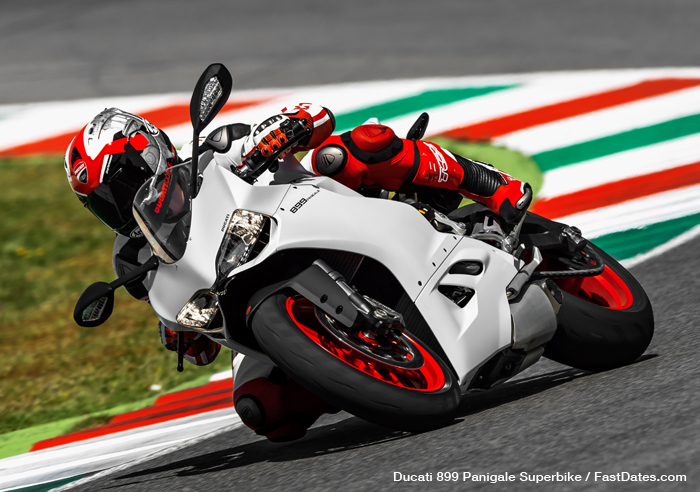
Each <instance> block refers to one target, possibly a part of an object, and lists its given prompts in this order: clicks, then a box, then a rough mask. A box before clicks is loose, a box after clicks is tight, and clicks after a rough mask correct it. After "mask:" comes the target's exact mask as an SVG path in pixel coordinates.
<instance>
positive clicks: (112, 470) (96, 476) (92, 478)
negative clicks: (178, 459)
mask: <svg viewBox="0 0 700 492" xmlns="http://www.w3.org/2000/svg"><path fill="white" fill-rule="evenodd" d="M242 425H243V424H242V423H240V422H239V423H237V424H233V425H230V426H227V427H221V428H219V429H217V430H215V431H212V432H209V433H207V434H202V435H201V436H198V437H195V438H193V439H188V440H186V441H184V442H182V443H180V444H179V445H176V446H174V447H172V448H169V449H162V450H159V451H155V452H153V453H150V454H148V455H146V456H143V457H141V458H138V459H135V460H132V461H129V462H127V463H122V464H120V465H117V466H113V467H111V468H109V469H106V470H103V471H100V472H99V473H96V474H94V475H91V476H89V477H85V478H82V479H80V480H76V481H75V482H71V483H69V484H66V485H64V486H62V487H59V488H57V489H54V491H53V492H60V491H64V490H70V489H73V488H75V487H80V486H82V485H85V484H86V483H89V482H93V481H95V480H98V479H100V478H103V477H106V476H109V475H112V474H114V473H118V472H120V471H122V470H127V469H129V468H132V467H134V466H137V465H139V464H141V463H145V462H147V461H151V460H153V459H155V458H158V457H160V456H164V455H166V454H170V453H174V452H176V451H179V450H181V449H184V448H187V447H191V446H194V445H196V444H197V443H200V442H203V441H206V440H208V439H211V438H213V437H215V436H217V435H219V434H223V433H225V432H229V431H232V430H234V429H237V428H238V427H241V426H242Z"/></svg>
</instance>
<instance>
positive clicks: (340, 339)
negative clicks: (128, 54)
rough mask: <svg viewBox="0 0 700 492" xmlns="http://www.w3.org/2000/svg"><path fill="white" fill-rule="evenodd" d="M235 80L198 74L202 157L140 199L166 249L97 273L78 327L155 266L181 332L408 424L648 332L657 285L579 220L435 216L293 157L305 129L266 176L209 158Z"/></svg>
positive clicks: (145, 223)
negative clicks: (539, 366)
mask: <svg viewBox="0 0 700 492" xmlns="http://www.w3.org/2000/svg"><path fill="white" fill-rule="evenodd" d="M231 86H232V81H231V77H230V74H229V73H228V71H227V70H226V69H225V68H224V67H223V66H222V65H212V66H210V67H209V68H208V69H207V71H206V72H205V73H204V74H203V75H202V77H201V78H200V81H199V83H198V84H197V87H196V89H195V92H194V95H193V97H192V104H191V111H190V112H191V119H192V124H193V126H194V139H193V141H194V146H195V148H194V149H193V152H192V155H193V156H194V157H193V159H192V161H187V162H185V163H183V164H180V165H175V166H172V167H168V168H167V169H165V170H164V172H162V173H160V174H159V175H156V176H155V177H153V178H151V179H150V180H148V181H147V182H146V183H145V184H144V185H143V186H142V187H141V189H140V190H139V191H138V193H137V194H136V197H135V199H134V215H135V217H136V219H137V221H138V223H139V225H140V227H141V230H142V231H143V233H144V234H145V235H146V236H147V239H148V240H149V242H150V244H151V247H152V249H153V253H154V255H153V256H152V257H151V259H150V260H148V261H147V262H146V263H145V264H143V265H142V266H141V267H140V268H137V269H135V270H133V271H132V272H131V273H130V274H128V275H126V276H124V277H121V278H120V279H118V280H116V281H114V282H112V283H111V284H107V283H102V282H100V283H96V284H93V285H92V286H90V287H89V288H88V289H87V290H86V291H85V292H84V293H83V295H82V296H81V298H80V300H79V301H78V304H77V306H76V310H75V319H76V321H77V322H78V324H80V325H83V326H96V325H99V324H101V323H103V322H104V321H105V320H106V319H107V318H108V317H109V315H110V314H111V312H112V307H113V302H114V294H113V290H114V289H115V288H117V287H119V286H121V285H123V284H125V283H127V282H130V281H134V280H135V279H139V278H143V277H144V276H146V275H149V276H151V285H152V286H151V288H150V291H149V300H150V303H151V305H152V307H153V309H154V311H155V312H156V314H157V315H158V318H159V319H160V320H161V322H162V323H164V324H165V325H166V326H167V327H168V328H170V329H171V330H175V331H183V330H194V331H197V332H200V333H203V334H205V335H206V336H208V337H210V338H211V339H212V340H214V341H216V342H218V343H220V344H222V345H224V346H226V347H228V348H230V349H233V350H235V351H237V352H241V353H243V354H245V355H246V356H247V357H253V358H256V359H259V360H262V361H267V362H272V363H274V364H275V365H276V366H278V367H279V368H281V369H282V370H283V371H284V372H285V373H286V374H288V375H289V376H290V377H291V378H293V379H294V380H296V381H297V382H298V383H300V384H301V385H303V386H304V387H306V388H307V389H308V390H310V391H312V392H313V393H315V394H316V395H318V396H319V397H321V398H323V399H324V400H326V401H327V402H329V403H330V404H331V405H334V406H336V407H338V408H341V409H344V410H346V411H348V412H350V413H352V414H354V415H357V416H358V417H361V418H363V419H366V420H368V421H371V422H374V423H377V424H381V425H385V426H388V427H392V428H397V429H403V430H425V429H430V428H434V427H438V426H440V425H444V424H446V423H448V422H450V421H451V419H452V418H453V415H454V412H455V410H456V409H457V407H458V405H459V402H460V398H461V396H462V395H463V394H465V393H467V392H469V391H471V390H475V389H487V388H490V387H492V386H494V385H497V384H499V383H502V382H503V381H506V380H507V379H509V378H511V377H513V376H514V375H516V374H517V373H519V372H520V371H523V370H524V369H525V368H527V367H529V366H531V365H532V364H534V363H535V362H536V361H537V360H538V359H539V358H540V357H541V356H545V357H548V358H550V359H553V360H555V361H558V362H561V363H563V364H567V365H570V366H573V367H576V368H580V369H585V370H605V369H610V368H614V367H618V366H622V365H624V364H628V363H631V362H632V361H634V360H635V359H637V358H638V357H639V356H640V355H642V353H643V352H644V350H645V349H646V348H647V346H648V345H649V343H650V341H651V338H652V334H653V330H654V321H653V314H652V309H651V305H650V303H649V300H648V298H647V296H646V294H645V293H644V291H643V289H642V288H641V286H640V285H639V283H638V282H637V281H636V280H635V279H634V278H633V277H632V275H630V273H629V272H627V271H626V270H625V269H624V268H623V267H622V266H621V265H620V264H619V263H618V262H617V261H615V260H614V259H613V258H611V257H610V256H609V255H607V254H606V253H605V252H603V251H601V250H600V249H599V248H597V247H596V246H595V245H593V244H592V243H590V242H589V241H587V240H586V239H584V238H583V237H582V236H581V234H580V231H579V230H578V229H576V228H575V227H571V226H567V225H565V224H561V223H557V222H553V221H551V220H548V219H545V218H543V217H540V216H537V215H535V214H532V213H527V214H525V216H524V218H523V219H522V220H521V221H520V222H519V223H517V224H515V225H513V226H511V225H508V224H506V223H505V222H503V221H502V220H501V219H500V218H499V217H498V216H496V215H495V214H493V213H492V212H490V211H488V210H487V209H486V208H485V207H482V206H480V205H477V204H474V205H467V206H465V207H462V208H459V209H457V210H455V211H453V212H451V213H449V214H448V215H443V214H441V213H436V215H435V219H434V220H433V221H432V222H429V221H427V220H426V218H425V217H424V216H423V215H422V214H421V213H418V212H417V211H416V208H414V207H413V206H410V205H408V204H407V203H404V202H401V201H394V200H388V199H381V198H366V197H364V196H362V195H360V194H358V193H356V192H355V191H352V190H350V189H349V188H347V187H345V186H343V185H342V184H340V183H338V182H336V181H334V180H332V179H330V178H328V177H323V176H314V175H312V174H310V173H308V172H306V171H305V170H304V169H303V168H302V167H301V166H299V164H298V162H297V161H296V160H295V159H294V158H292V157H290V156H287V157H285V158H283V159H278V156H279V155H284V154H283V153H284V152H285V151H286V150H287V149H289V148H291V147H293V146H294V145H295V144H296V143H297V142H298V141H299V140H300V139H302V138H304V137H305V136H306V134H305V133H303V132H302V133H301V134H300V135H298V137H294V138H293V139H291V140H290V141H289V142H287V144H285V145H284V146H283V147H282V148H280V149H279V150H278V151H276V152H275V153H274V154H272V155H271V156H270V157H269V158H268V160H267V161H266V164H265V165H264V166H263V167H262V168H261V169H260V170H259V171H257V172H255V173H254V174H250V175H242V174H234V173H232V172H229V171H228V170H226V169H224V168H222V167H220V166H218V165H216V164H215V163H213V162H212V156H211V153H210V152H205V153H203V154H202V155H201V156H198V154H199V151H198V149H197V143H198V140H199V133H200V132H201V131H202V130H203V129H204V127H205V126H207V125H208V124H209V123H210V122H211V121H212V119H213V118H214V116H215V115H216V114H217V113H218V111H219V110H220V109H221V107H222V106H223V104H224V103H225V101H226V99H227V98H228V95H229V93H230V90H231ZM425 121H427V119H426V118H423V119H419V122H417V124H418V125H425ZM418 130H421V131H418V132H417V133H419V134H420V135H422V132H423V131H424V130H425V128H424V127H423V128H422V129H420V128H419V129H418ZM412 132H414V133H416V128H415V127H414V129H412ZM180 339H181V340H182V337H180ZM180 345H181V346H180V347H179V348H180V351H179V352H180V353H179V355H180V364H181V362H182V352H183V350H182V343H181V344H180Z"/></svg>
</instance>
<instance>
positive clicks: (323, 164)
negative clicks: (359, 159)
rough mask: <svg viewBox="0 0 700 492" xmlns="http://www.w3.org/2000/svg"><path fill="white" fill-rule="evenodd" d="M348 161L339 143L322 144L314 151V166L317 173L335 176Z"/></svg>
mask: <svg viewBox="0 0 700 492" xmlns="http://www.w3.org/2000/svg"><path fill="white" fill-rule="evenodd" d="M347 163H348V154H347V152H346V151H345V149H344V148H343V147H341V146H340V145H334V144H329V145H324V146H323V147H321V148H319V149H318V150H317V151H316V155H315V156H314V167H315V168H316V171H317V172H318V173H319V174H322V175H324V176H335V175H336V174H338V173H339V172H340V171H342V170H343V169H345V164H347Z"/></svg>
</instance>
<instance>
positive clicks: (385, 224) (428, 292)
mask: <svg viewBox="0 0 700 492" xmlns="http://www.w3.org/2000/svg"><path fill="white" fill-rule="evenodd" d="M203 174H204V179H203V182H202V186H201V190H200V192H199V194H198V195H197V197H196V198H195V199H194V200H193V203H192V214H193V216H192V226H191V230H190V237H189V241H188V243H187V248H186V250H185V253H184V255H183V257H182V258H181V259H180V260H179V261H177V262H175V263H173V264H161V265H160V266H159V268H158V270H157V273H156V275H155V278H154V282H153V285H152V287H151V289H150V292H149V297H150V302H151V305H152V306H153V308H154V310H155V312H156V313H157V315H158V316H159V318H160V319H161V321H163V322H164V324H165V325H166V326H168V327H169V328H171V329H175V330H178V329H179V330H183V329H185V327H180V326H179V325H178V324H177V322H176V321H175V320H176V317H177V314H178V312H179V311H180V310H181V309H182V307H183V306H184V305H185V304H186V303H187V302H188V301H189V300H190V299H191V298H192V296H193V294H195V293H196V292H198V291H202V290H209V289H211V288H212V286H213V285H214V283H215V282H216V280H217V274H216V264H215V263H216V257H217V253H218V250H219V247H220V244H221V241H222V239H223V236H224V231H225V230H226V226H227V224H228V221H229V219H230V217H231V215H232V214H233V212H234V211H235V210H236V209H244V210H249V211H253V212H258V213H261V214H264V215H267V216H269V217H271V219H272V220H271V228H270V240H269V244H268V245H267V246H266V247H265V249H264V250H263V251H262V252H261V253H260V255H259V256H257V257H256V258H254V259H253V260H251V261H249V262H247V263H244V264H243V265H241V266H240V267H238V268H237V269H235V270H233V271H232V272H231V273H230V274H229V276H230V277H231V276H235V275H238V274H240V273H241V272H243V271H246V270H249V269H253V268H255V267H256V266H257V265H260V264H261V263H262V262H264V261H265V260H266V259H267V258H269V257H270V256H271V255H272V254H274V253H275V252H278V251H283V250H292V249H300V248H301V249H306V248H321V249H327V250H337V251H346V252H352V253H355V254H358V255H362V256H366V257H370V258H372V259H374V260H376V261H377V262H379V263H381V264H382V265H384V266H385V267H386V268H387V269H388V270H389V271H390V272H391V273H392V274H393V275H394V277H395V278H396V279H397V280H398V282H399V283H400V284H401V286H402V288H403V289H404V290H405V292H406V294H407V295H408V296H409V298H410V299H411V300H412V301H413V302H414V303H415V305H416V307H417V309H418V310H419V311H420V313H421V314H422V316H423V318H424V319H425V321H426V322H427V324H428V326H429V327H430V329H431V331H432V332H433V333H434V335H435V337H436V338H437V340H438V342H439V344H440V346H441V347H442V349H443V350H444V352H445V354H446V356H447V358H448V359H449V361H448V362H449V363H450V364H451V365H452V367H453V368H454V369H455V371H456V373H457V375H458V377H459V380H460V384H461V386H462V388H463V389H466V386H467V385H468V384H469V382H470V379H471V378H472V377H473V375H474V373H475V372H476V370H477V369H478V368H479V367H480V366H481V365H483V363H484V362H485V361H487V360H488V359H489V358H490V357H491V356H492V355H493V354H495V353H497V352H499V351H500V350H503V349H504V348H507V347H510V346H511V345H512V343H513V333H512V325H511V313H510V309H509V304H508V299H507V297H506V286H507V285H508V283H509V282H510V281H511V279H512V278H513V277H514V276H515V274H516V273H517V268H516V266H515V264H514V263H515V261H516V260H514V258H513V256H511V255H508V254H506V253H504V252H503V251H501V250H498V249H496V248H494V247H493V246H490V245H489V244H486V243H483V242H481V241H477V240H475V239H472V238H469V237H462V236H457V235H453V234H446V233H441V232H438V231H436V230H435V229H434V228H433V227H432V226H431V225H430V224H429V223H428V221H426V220H425V218H423V216H422V215H421V214H420V213H418V212H417V211H416V210H415V209H414V208H413V207H411V206H409V205H407V204H405V203H401V202H395V201H390V200H382V199H375V198H365V197H363V196H361V195H359V194H357V193H355V192H354V191H352V190H349V189H348V188H346V187H345V186H343V185H341V184H340V183H338V182H336V181H333V180H332V179H330V178H326V177H309V176H308V175H307V176H304V175H300V177H301V178H303V179H301V180H298V181H297V182H295V183H291V184H270V185H255V186H253V185H250V184H248V183H246V182H245V181H243V180H241V179H240V178H238V177H237V176H235V175H234V174H232V173H230V172H229V171H227V170H225V169H223V168H221V167H219V166H217V165H210V166H208V167H207V168H206V169H205V171H204V173H203ZM464 260H471V261H478V262H480V263H481V264H482V265H483V270H482V271H481V273H479V274H478V275H464V274H459V275H458V274H451V273H449V272H450V269H451V268H452V266H453V265H455V264H456V263H458V262H460V261H464ZM443 285H454V286H464V287H468V288H470V289H473V290H474V291H475V295H474V297H473V298H472V299H471V300H470V301H469V302H468V303H467V305H466V306H464V307H463V308H460V307H459V306H458V305H456V304H455V303H454V302H452V301H451V300H449V299H448V298H447V297H446V296H445V295H443V294H442V293H440V292H439V291H438V287H440V286H443ZM247 294H248V295H250V294H252V293H247ZM216 341H217V342H219V343H222V344H223V345H226V346H228V347H229V348H233V349H235V350H238V351H242V352H243V353H248V352H250V349H246V347H241V346H239V344H236V343H233V342H231V341H228V340H222V339H218V338H217V339H216ZM250 355H253V356H255V357H257V358H264V359H267V357H265V356H264V355H263V354H260V353H254V354H250ZM261 356H262V357H261Z"/></svg>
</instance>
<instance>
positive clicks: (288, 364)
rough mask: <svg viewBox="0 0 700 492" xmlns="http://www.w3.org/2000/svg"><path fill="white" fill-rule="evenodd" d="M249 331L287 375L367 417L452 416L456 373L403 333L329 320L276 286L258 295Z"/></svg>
mask: <svg viewBox="0 0 700 492" xmlns="http://www.w3.org/2000/svg"><path fill="white" fill-rule="evenodd" d="M253 332H254V333H255V337H256V339H257V340H258V342H259V343H260V345H261V346H262V347H264V349H265V351H266V353H267V354H268V355H269V356H270V358H271V359H272V360H273V361H274V362H275V363H276V364H277V365H279V367H280V368H281V369H282V370H283V371H285V372H286V373H287V374H289V375H290V376H291V377H292V378H293V379H295V380H296V381H297V382H299V383H300V384H302V385H303V386H305V387H307V389H309V390H310V391H312V392H313V393H315V394H316V395H318V396H320V397H321V398H323V399H324V400H326V401H328V402H329V403H331V404H333V405H335V406H338V407H340V408H342V409H344V410H347V411H348V412H350V413H352V414H354V415H357V416H358V417H361V418H363V419H365V420H368V421H370V422H374V423H376V424H379V425H383V426H386V427H391V428H395V429H401V430H409V431H422V430H428V429H432V428H436V427H440V426H442V425H445V424H447V423H449V422H450V421H452V419H453V415H452V414H453V412H454V411H455V410H456V409H457V407H458V405H459V401H460V391H459V383H458V381H457V378H456V377H455V375H454V374H453V373H452V371H450V369H448V367H447V366H446V364H445V363H444V362H443V361H442V360H440V358H439V357H438V356H437V355H436V354H435V353H433V351H432V350H430V349H429V348H428V347H427V346H425V344H423V342H421V341H420V340H419V339H417V338H416V337H414V336H413V335H411V334H410V333H407V332H404V333H402V334H400V335H395V336H393V337H392V338H391V339H390V340H387V339H383V340H379V341H378V340H377V339H376V338H373V337H372V336H371V334H370V335H369V336H368V334H367V333H364V332H362V331H361V330H359V329H358V328H346V327H344V326H342V325H340V324H339V323H336V322H334V320H332V318H330V317H328V316H326V315H325V313H323V312H322V311H320V310H319V309H317V308H316V306H314V305H313V304H312V303H311V302H310V301H308V300H307V299H304V298H303V297H299V296H295V297H289V296H287V295H283V294H277V295H274V296H272V297H270V298H268V299H267V300H266V301H264V302H263V304H262V305H261V306H260V308H259V309H258V311H257V313H256V314H255V317H254V319H253Z"/></svg>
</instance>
